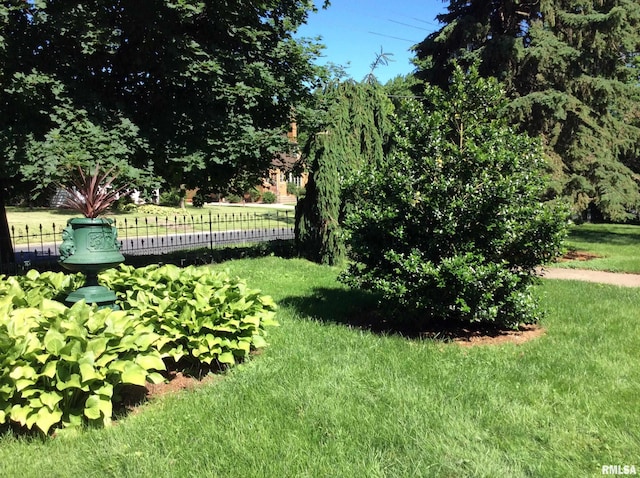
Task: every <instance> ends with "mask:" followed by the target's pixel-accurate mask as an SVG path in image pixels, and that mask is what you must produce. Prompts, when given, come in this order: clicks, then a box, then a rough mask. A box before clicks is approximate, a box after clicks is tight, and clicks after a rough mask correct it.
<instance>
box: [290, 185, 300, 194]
mask: <svg viewBox="0 0 640 478" xmlns="http://www.w3.org/2000/svg"><path fill="white" fill-rule="evenodd" d="M299 191H300V187H299V186H298V185H297V184H296V183H287V194H291V195H292V196H297V195H298V192H299Z"/></svg>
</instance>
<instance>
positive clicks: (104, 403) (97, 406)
mask: <svg viewBox="0 0 640 478" xmlns="http://www.w3.org/2000/svg"><path fill="white" fill-rule="evenodd" d="M83 413H84V415H85V416H86V417H87V418H88V419H89V420H98V419H99V418H100V417H101V416H104V417H111V414H112V404H111V400H108V399H104V398H101V397H100V396H99V395H91V396H90V397H89V398H87V401H86V402H85V405H84V412H83Z"/></svg>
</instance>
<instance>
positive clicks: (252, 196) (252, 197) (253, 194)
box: [247, 188, 262, 202]
mask: <svg viewBox="0 0 640 478" xmlns="http://www.w3.org/2000/svg"><path fill="white" fill-rule="evenodd" d="M247 195H248V196H249V201H251V202H258V201H259V200H260V198H261V197H262V193H261V192H260V191H258V189H257V188H251V189H249V192H247Z"/></svg>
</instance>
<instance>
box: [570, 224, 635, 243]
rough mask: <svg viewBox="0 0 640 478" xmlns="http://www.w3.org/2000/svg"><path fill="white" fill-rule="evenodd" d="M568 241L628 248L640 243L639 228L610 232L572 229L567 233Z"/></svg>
mask: <svg viewBox="0 0 640 478" xmlns="http://www.w3.org/2000/svg"><path fill="white" fill-rule="evenodd" d="M569 240H573V241H580V242H588V243H591V244H615V245H620V246H629V245H634V244H638V243H640V228H637V230H635V231H625V232H621V231H612V230H597V231H594V230H591V229H577V228H576V229H573V230H571V231H570V232H569Z"/></svg>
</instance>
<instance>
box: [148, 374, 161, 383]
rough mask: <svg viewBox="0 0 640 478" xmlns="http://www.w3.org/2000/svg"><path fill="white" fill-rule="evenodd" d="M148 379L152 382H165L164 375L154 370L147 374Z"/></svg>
mask: <svg viewBox="0 0 640 478" xmlns="http://www.w3.org/2000/svg"><path fill="white" fill-rule="evenodd" d="M147 381H149V382H151V383H164V377H163V376H162V375H161V374H159V373H158V372H152V373H150V374H148V375H147Z"/></svg>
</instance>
